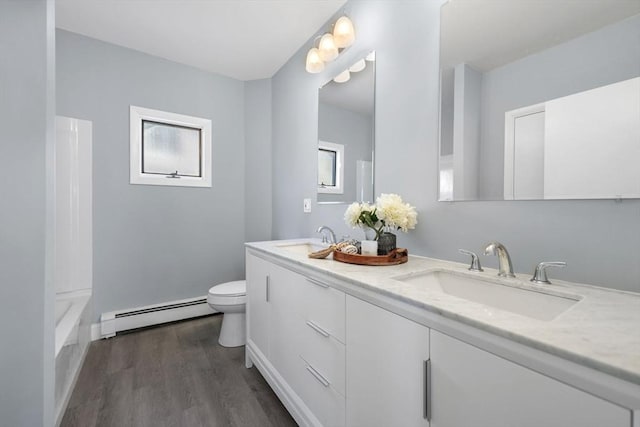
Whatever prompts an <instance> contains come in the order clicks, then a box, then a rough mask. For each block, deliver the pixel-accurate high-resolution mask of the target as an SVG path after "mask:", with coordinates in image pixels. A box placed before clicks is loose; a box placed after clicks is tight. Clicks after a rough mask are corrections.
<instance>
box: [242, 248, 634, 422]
mask: <svg viewBox="0 0 640 427" xmlns="http://www.w3.org/2000/svg"><path fill="white" fill-rule="evenodd" d="M314 245H317V242H313V241H310V240H308V239H305V240H294V241H273V242H258V243H248V244H247V253H246V269H247V271H246V273H247V276H246V278H247V347H246V365H247V367H251V366H252V365H253V364H255V365H256V366H257V368H258V369H259V370H260V372H261V373H262V374H263V376H264V377H265V379H266V380H267V382H268V383H269V384H270V385H271V387H272V388H273V389H274V391H275V392H276V393H277V395H278V396H279V397H280V399H281V400H282V402H283V403H284V405H285V406H286V407H287V409H288V410H289V412H290V413H291V414H292V416H293V417H294V418H295V420H296V421H297V422H298V423H299V424H300V425H303V426H307V425H309V426H315V425H324V426H345V425H346V426H429V425H432V426H437V427H446V426H451V427H464V426H471V425H474V426H487V427H488V426H491V427H499V426H504V427H513V426H519V427H526V426H532V427H533V426H546V427H550V426H558V427H560V426H562V427H567V426H581V427H583V426H594V427H596V426H597V427H602V426H607V427H640V332H639V329H638V326H640V295H638V294H635V293H629V292H622V291H613V290H605V289H602V288H597V287H593V286H586V285H578V284H572V283H568V282H561V281H557V282H555V283H554V284H552V285H535V284H530V283H529V282H528V279H529V277H528V276H523V275H518V277H517V278H510V279H501V278H498V277H497V276H496V271H495V270H493V269H486V271H484V272H481V273H471V272H469V271H467V268H466V267H467V266H465V265H462V264H458V263H452V262H446V261H441V260H435V259H429V258H422V257H415V256H412V257H410V259H409V262H408V263H407V264H402V265H398V266H389V267H369V266H357V265H350V264H343V263H339V262H336V261H333V260H331V259H330V258H329V259H320V260H318V259H310V258H308V257H307V253H308V252H309V251H310V250H313V249H314ZM496 287H497V288H496ZM478 290H479V291H478ZM476 291H478V292H476ZM474 292H476V293H475V294H474ZM511 293H513V295H511ZM482 298H485V300H483V299H482ZM486 298H488V299H486ZM479 301H482V302H479ZM519 302H522V303H519Z"/></svg>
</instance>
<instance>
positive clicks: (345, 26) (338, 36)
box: [333, 16, 356, 48]
mask: <svg viewBox="0 0 640 427" xmlns="http://www.w3.org/2000/svg"><path fill="white" fill-rule="evenodd" d="M355 39H356V32H355V30H354V29H353V22H351V19H349V18H347V17H346V16H341V17H340V18H338V20H337V21H336V24H335V25H334V27H333V41H334V42H335V44H336V46H337V47H339V48H345V47H348V46H351V45H352V44H353V42H354V41H355Z"/></svg>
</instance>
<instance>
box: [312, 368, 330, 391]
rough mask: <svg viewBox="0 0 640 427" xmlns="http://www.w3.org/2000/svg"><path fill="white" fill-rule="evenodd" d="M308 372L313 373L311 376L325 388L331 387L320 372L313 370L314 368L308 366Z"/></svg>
mask: <svg viewBox="0 0 640 427" xmlns="http://www.w3.org/2000/svg"><path fill="white" fill-rule="evenodd" d="M307 371H309V372H311V375H313V377H314V378H315V379H317V380H318V382H319V383H320V384H322V385H323V386H325V387H329V384H330V383H329V381H327V379H326V378H325V377H323V376H322V375H321V374H320V372H318V371H316V370H315V369H313V366H311V365H307Z"/></svg>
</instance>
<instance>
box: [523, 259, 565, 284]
mask: <svg viewBox="0 0 640 427" xmlns="http://www.w3.org/2000/svg"><path fill="white" fill-rule="evenodd" d="M566 265H567V263H566V262H564V261H545V262H541V263H540V264H538V266H537V267H536V271H535V272H534V273H533V277H532V278H531V281H532V282H533V283H544V284H547V285H550V284H551V281H550V280H549V277H547V268H548V267H565V266H566Z"/></svg>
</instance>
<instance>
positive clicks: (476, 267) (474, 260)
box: [458, 249, 484, 272]
mask: <svg viewBox="0 0 640 427" xmlns="http://www.w3.org/2000/svg"><path fill="white" fill-rule="evenodd" d="M458 252H460V253H461V254H465V255H469V256H470V257H471V265H470V266H469V268H468V269H467V270H469V271H478V272H480V271H484V270H483V269H482V266H481V265H480V258H478V255H476V254H475V253H474V252H471V251H468V250H466V249H458Z"/></svg>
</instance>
